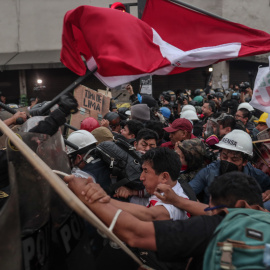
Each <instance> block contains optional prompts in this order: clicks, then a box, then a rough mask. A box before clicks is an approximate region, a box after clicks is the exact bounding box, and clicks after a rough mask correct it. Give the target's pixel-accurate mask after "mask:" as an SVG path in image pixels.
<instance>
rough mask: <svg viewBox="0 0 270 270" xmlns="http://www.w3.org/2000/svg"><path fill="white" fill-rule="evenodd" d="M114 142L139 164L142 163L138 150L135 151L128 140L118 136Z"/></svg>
mask: <svg viewBox="0 0 270 270" xmlns="http://www.w3.org/2000/svg"><path fill="white" fill-rule="evenodd" d="M116 144H117V145H118V146H119V147H120V148H121V149H123V150H124V151H126V152H127V153H129V154H130V155H131V156H132V157H133V158H134V159H136V160H137V161H138V162H139V163H140V164H141V163H142V160H141V156H140V155H139V153H138V152H136V150H135V148H134V147H133V146H132V145H131V144H129V143H128V142H126V141H124V140H122V139H120V138H118V139H117V140H116Z"/></svg>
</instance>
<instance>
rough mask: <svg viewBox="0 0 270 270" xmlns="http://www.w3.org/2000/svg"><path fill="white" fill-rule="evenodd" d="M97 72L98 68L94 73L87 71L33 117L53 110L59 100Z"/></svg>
mask: <svg viewBox="0 0 270 270" xmlns="http://www.w3.org/2000/svg"><path fill="white" fill-rule="evenodd" d="M96 71H97V68H95V69H94V70H93V71H90V70H88V69H87V71H86V73H85V75H83V76H81V77H79V78H78V79H77V80H76V81H74V82H73V83H72V84H70V85H69V86H68V87H67V88H66V89H64V90H63V91H62V92H61V93H60V94H58V95H57V96H56V97H55V98H54V99H53V100H52V101H51V102H50V103H48V104H47V105H46V106H44V107H43V108H41V109H39V110H38V113H37V112H35V113H34V114H33V115H35V116H36V115H43V114H44V113H45V112H46V111H48V110H49V109H50V108H52V107H53V106H54V105H55V104H56V103H58V102H59V99H60V97H61V96H62V95H64V94H67V93H69V92H71V91H72V90H74V89H75V88H76V87H77V86H78V85H79V84H81V83H82V82H84V81H85V80H86V79H88V77H90V76H91V75H93V74H94V73H95V72H96Z"/></svg>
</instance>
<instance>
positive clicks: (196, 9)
mask: <svg viewBox="0 0 270 270" xmlns="http://www.w3.org/2000/svg"><path fill="white" fill-rule="evenodd" d="M167 1H168V2H172V3H174V4H177V5H181V6H184V7H186V8H188V9H191V10H194V11H197V12H199V13H202V14H204V15H207V16H210V17H214V18H216V19H219V20H223V21H227V22H230V21H229V20H227V19H225V18H223V17H220V16H218V15H216V14H213V13H211V12H208V11H206V10H204V9H200V8H197V7H194V6H192V5H190V4H187V3H184V2H182V1H179V0H167Z"/></svg>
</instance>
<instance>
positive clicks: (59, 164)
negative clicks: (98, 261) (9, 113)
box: [7, 132, 94, 270]
mask: <svg viewBox="0 0 270 270" xmlns="http://www.w3.org/2000/svg"><path fill="white" fill-rule="evenodd" d="M18 136H20V137H21V138H22V140H23V141H24V142H25V143H26V144H27V145H28V146H29V147H30V148H31V149H32V150H33V151H34V152H35V153H36V154H37V155H38V156H39V157H40V158H41V159H42V160H43V161H44V162H45V163H46V164H47V165H48V166H49V167H50V168H51V169H55V170H59V171H63V172H66V173H69V174H70V166H69V160H68V157H67V155H66V153H65V146H64V141H63V138H62V136H61V134H60V132H58V133H56V134H55V135H54V136H52V137H50V136H48V135H45V134H36V133H23V132H19V133H18ZM7 145H8V146H7V152H8V159H9V160H10V161H11V162H12V163H14V164H16V168H15V175H16V178H17V183H18V190H19V204H20V219H21V232H22V250H23V269H29V270H32V269H41V270H47V269H50V270H51V269H60V268H61V269H67V270H69V269H70V270H71V269H75V268H76V269H81V270H84V269H89V267H91V268H92V269H93V265H94V263H93V257H92V255H91V250H90V239H89V237H88V236H87V232H86V230H85V225H84V221H83V220H82V219H81V218H80V217H79V216H78V215H77V214H76V213H74V212H73V211H72V210H71V209H70V208H69V207H68V206H67V205H66V204H65V203H64V202H63V200H62V199H61V198H60V197H59V195H58V194H56V193H55V192H54V191H53V190H52V189H51V188H50V186H49V184H48V183H47V181H46V180H45V179H43V178H42V177H41V176H40V175H39V174H38V173H37V171H36V170H35V169H34V168H33V167H32V166H31V165H30V164H29V163H28V162H27V161H26V160H25V158H24V157H23V156H22V155H21V154H20V152H19V151H16V148H15V147H14V146H13V145H12V143H11V142H10V141H8V143H7ZM41 240H42V241H41ZM41 245H42V246H41ZM75 265H76V266H75Z"/></svg>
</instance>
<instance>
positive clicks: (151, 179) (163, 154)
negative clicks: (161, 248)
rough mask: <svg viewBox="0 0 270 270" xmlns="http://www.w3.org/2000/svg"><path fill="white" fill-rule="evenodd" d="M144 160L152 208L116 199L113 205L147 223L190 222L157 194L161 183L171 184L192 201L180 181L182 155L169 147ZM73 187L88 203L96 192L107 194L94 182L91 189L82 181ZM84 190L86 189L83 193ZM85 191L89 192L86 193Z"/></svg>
mask: <svg viewBox="0 0 270 270" xmlns="http://www.w3.org/2000/svg"><path fill="white" fill-rule="evenodd" d="M142 160H143V164H142V169H143V172H142V174H141V176H140V180H141V181H142V182H143V185H144V186H145V189H146V191H147V192H148V193H149V194H151V195H152V196H151V197H150V198H149V204H148V206H147V207H145V206H141V205H136V204H133V203H125V202H121V201H118V200H114V199H110V203H111V204H112V205H113V206H115V207H117V208H121V209H122V210H125V211H127V212H129V213H130V214H132V215H133V216H135V217H137V218H139V219H140V220H143V221H153V220H169V219H171V220H179V219H187V218H188V216H187V213H186V212H185V211H184V210H181V209H179V208H176V207H175V206H173V205H170V204H165V203H163V202H162V201H161V200H159V199H158V198H157V197H156V196H154V195H153V194H154V191H155V189H156V187H157V185H158V184H167V185H170V186H171V187H172V189H173V190H174V191H175V192H176V193H177V195H179V196H182V197H184V198H187V199H188V197H187V196H186V195H185V193H184V191H183V189H182V187H181V185H180V184H179V183H178V182H177V178H178V175H179V171H180V169H181V162H180V160H179V157H178V155H177V154H176V153H175V152H174V151H173V150H170V149H168V148H166V147H164V148H154V149H151V150H149V151H147V152H146V154H144V155H143V156H142ZM70 184H71V189H72V190H73V191H74V192H75V193H76V194H77V195H78V197H79V198H80V199H81V200H82V201H83V202H86V201H87V198H88V197H91V196H90V195H91V194H93V193H96V194H97V195H98V194H100V193H101V192H104V191H103V190H102V189H101V187H100V186H99V185H96V184H94V183H88V184H87V186H88V187H89V189H88V188H87V187H85V184H83V183H82V181H76V180H75V181H72V183H70ZM82 190H84V191H83V193H82ZM85 190H88V191H87V192H85ZM104 196H105V192H104Z"/></svg>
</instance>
